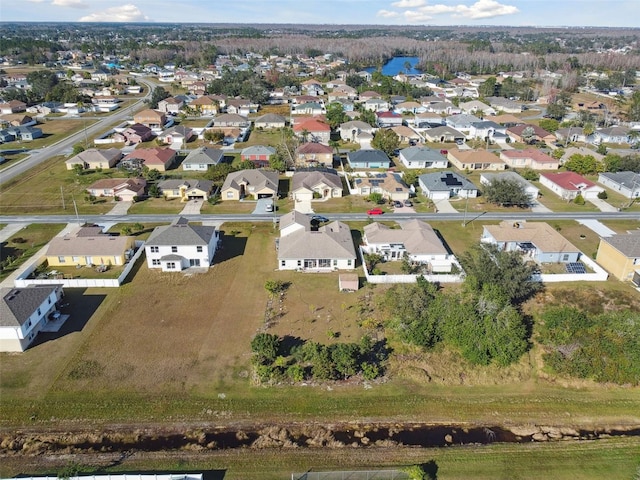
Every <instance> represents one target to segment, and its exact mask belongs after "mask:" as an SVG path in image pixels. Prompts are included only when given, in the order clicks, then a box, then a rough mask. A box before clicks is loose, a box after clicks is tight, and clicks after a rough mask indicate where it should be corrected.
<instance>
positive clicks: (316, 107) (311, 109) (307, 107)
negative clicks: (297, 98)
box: [291, 102, 327, 116]
mask: <svg viewBox="0 0 640 480" xmlns="http://www.w3.org/2000/svg"><path fill="white" fill-rule="evenodd" d="M326 112H327V110H326V109H325V107H324V104H321V103H318V102H306V103H300V104H295V105H291V115H311V116H313V115H324V114H325V113H326Z"/></svg>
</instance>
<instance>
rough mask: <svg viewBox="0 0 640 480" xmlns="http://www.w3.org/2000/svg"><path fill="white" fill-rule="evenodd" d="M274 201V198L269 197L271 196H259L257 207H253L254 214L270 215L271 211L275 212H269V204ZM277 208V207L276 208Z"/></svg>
mask: <svg viewBox="0 0 640 480" xmlns="http://www.w3.org/2000/svg"><path fill="white" fill-rule="evenodd" d="M273 201H274V199H273V198H271V197H269V198H259V199H258V201H257V202H256V208H254V209H253V212H251V213H253V214H254V215H268V214H270V213H275V212H267V205H268V204H270V203H271V204H272V203H273ZM274 210H275V208H274Z"/></svg>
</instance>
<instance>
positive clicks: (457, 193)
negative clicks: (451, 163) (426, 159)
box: [418, 172, 478, 200]
mask: <svg viewBox="0 0 640 480" xmlns="http://www.w3.org/2000/svg"><path fill="white" fill-rule="evenodd" d="M418 184H419V185H420V188H421V189H422V193H423V194H424V196H425V197H427V198H428V199H430V200H447V199H449V198H451V197H462V198H467V197H469V198H475V197H477V196H478V187H476V186H475V185H474V184H473V183H471V182H470V181H469V180H467V179H466V178H465V177H463V176H462V175H459V174H457V173H456V172H438V173H425V174H424V175H420V176H419V177H418Z"/></svg>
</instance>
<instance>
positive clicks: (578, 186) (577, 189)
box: [540, 172, 604, 200]
mask: <svg viewBox="0 0 640 480" xmlns="http://www.w3.org/2000/svg"><path fill="white" fill-rule="evenodd" d="M540 183H541V184H542V185H544V186H545V187H547V188H548V189H549V190H551V191H552V192H553V193H555V194H556V195H558V196H559V197H560V198H562V199H564V200H573V199H574V198H576V197H577V196H578V194H582V196H583V197H584V198H585V200H588V199H590V198H597V197H598V194H599V193H600V192H602V191H604V188H602V187H599V186H598V185H596V184H595V183H593V182H592V181H591V180H589V179H587V178H584V177H583V176H582V175H578V174H577V173H575V172H550V173H541V174H540Z"/></svg>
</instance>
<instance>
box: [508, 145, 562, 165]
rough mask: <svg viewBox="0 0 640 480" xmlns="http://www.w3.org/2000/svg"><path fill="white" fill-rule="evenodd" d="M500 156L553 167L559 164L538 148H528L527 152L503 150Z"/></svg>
mask: <svg viewBox="0 0 640 480" xmlns="http://www.w3.org/2000/svg"><path fill="white" fill-rule="evenodd" d="M500 155H504V156H505V157H507V158H510V159H516V158H525V159H527V158H528V159H531V160H533V161H534V162H536V163H547V164H552V165H555V164H557V163H558V160H556V159H555V158H553V157H550V156H549V155H547V154H546V153H544V152H541V151H540V150H538V149H537V148H527V149H525V150H503V151H502V152H501V154H500Z"/></svg>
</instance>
